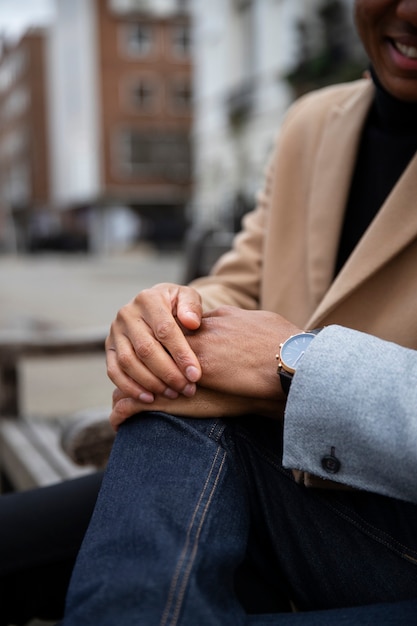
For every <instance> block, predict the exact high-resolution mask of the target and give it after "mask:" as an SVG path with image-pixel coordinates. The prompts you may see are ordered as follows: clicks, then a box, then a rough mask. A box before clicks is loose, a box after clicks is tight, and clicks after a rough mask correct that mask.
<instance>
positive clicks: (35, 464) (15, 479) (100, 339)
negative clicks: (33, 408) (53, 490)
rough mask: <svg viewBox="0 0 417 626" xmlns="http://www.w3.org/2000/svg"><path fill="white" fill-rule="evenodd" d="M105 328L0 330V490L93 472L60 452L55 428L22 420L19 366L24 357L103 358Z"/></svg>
mask: <svg viewBox="0 0 417 626" xmlns="http://www.w3.org/2000/svg"><path fill="white" fill-rule="evenodd" d="M107 331H108V329H107V328H95V329H88V330H85V331H76V332H73V331H56V330H54V331H45V332H39V331H37V332H33V331H29V332H25V331H10V332H9V331H0V471H1V474H2V477H3V486H4V487H6V488H12V489H18V490H23V489H30V488H32V487H38V486H43V485H49V484H52V483H55V482H58V481H60V480H64V479H67V478H75V477H77V476H80V475H83V474H85V473H88V472H91V471H93V470H94V469H95V468H94V467H80V466H79V465H76V464H75V463H73V462H72V461H71V459H70V458H69V457H68V456H67V455H66V454H65V452H64V451H63V449H62V446H61V442H60V425H59V424H58V423H56V422H54V420H50V419H48V420H36V421H35V420H33V419H29V418H28V419H25V418H24V417H23V416H22V411H21V406H20V404H21V381H20V372H19V366H20V364H21V361H22V359H23V358H25V357H35V356H36V357H48V358H49V357H51V358H53V357H54V356H64V355H65V356H69V355H75V354H94V353H100V352H101V353H103V354H104V340H105V337H106V335H107Z"/></svg>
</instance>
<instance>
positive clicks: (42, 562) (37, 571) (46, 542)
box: [0, 472, 102, 626]
mask: <svg viewBox="0 0 417 626" xmlns="http://www.w3.org/2000/svg"><path fill="white" fill-rule="evenodd" d="M101 480H102V473H101V472H97V473H94V474H90V475H88V476H86V477H82V478H78V479H75V480H69V481H65V482H62V483H59V484H57V485H53V486H50V487H43V488H40V489H34V490H30V491H24V492H17V493H10V494H4V495H1V496H0V626H3V625H5V624H9V623H13V624H24V623H25V622H26V621H28V620H29V619H32V618H35V617H38V618H43V619H51V620H55V619H60V618H61V617H62V613H63V607H64V602H65V595H66V590H67V586H68V583H69V579H70V576H71V572H72V568H73V565H74V562H75V558H76V555H77V553H78V550H79V547H80V545H81V541H82V539H83V537H84V533H85V531H86V529H87V526H88V523H89V521H90V517H91V514H92V511H93V508H94V505H95V501H96V498H97V494H98V491H99V489H100V485H101Z"/></svg>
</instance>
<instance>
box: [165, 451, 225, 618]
mask: <svg viewBox="0 0 417 626" xmlns="http://www.w3.org/2000/svg"><path fill="white" fill-rule="evenodd" d="M220 453H221V448H218V449H217V451H216V454H215V457H214V459H213V462H212V465H211V467H210V471H209V473H208V476H207V479H206V481H205V483H204V486H203V489H202V491H201V494H200V497H199V499H198V502H197V505H196V507H195V509H194V512H193V516H192V518H191V522H190V524H189V527H188V529H187V535H186V540H185V543H184V546H183V549H182V553H181V555H180V558H179V561H178V564H177V567H176V571H175V574H174V576H173V579H172V582H171V587H170V591H169V594H168V599H167V603H166V606H165V610H164V613H163V615H162V619H161V622H160V626H165V625H166V624H167V623H168V619H169V614H170V612H171V608H172V605H173V603H174V602H175V596H176V595H177V600H176V603H175V607H174V608H173V610H172V618H171V622H170V623H171V624H172V626H175V624H176V623H177V621H178V617H179V612H180V610H181V606H182V602H183V599H184V595H185V591H186V586H187V583H188V580H189V577H190V573H191V568H192V566H193V563H194V560H195V556H196V553H197V547H198V543H199V539H200V534H201V529H202V527H203V524H204V521H205V519H206V516H207V511H208V509H209V506H210V504H211V501H212V499H213V495H214V492H215V490H216V489H217V485H218V482H219V478H220V474H221V472H222V470H223V466H224V463H225V460H226V452H225V451H223V457H222V459H221V461H220V466H219V468H218V470H217V475H216V477H215V479H214V483H213V486H212V488H211V491H210V493H209V496H208V499H207V502H206V504H205V505H204V508H203V511H202V515H201V519H200V522H199V524H198V526H197V529H196V533H195V537H194V541H193V546H192V549H191V552H190V550H189V545H190V543H191V541H192V539H191V533H192V531H193V526H194V523H195V521H196V518H197V513H198V511H199V509H200V508H201V503H202V501H203V498H204V496H205V494H206V491H207V489H208V487H209V484H210V481H211V477H212V475H213V472H214V470H215V467H216V464H217V459H218V456H219V454H220ZM188 554H190V557H191V558H190V561H189V564H188V566H187V567H186V569H185V572H184V574H183V575H182V583H181V582H180V580H181V570H182V569H183V567H184V563H185V561H186V557H187V555H188ZM178 587H179V591H177V589H178Z"/></svg>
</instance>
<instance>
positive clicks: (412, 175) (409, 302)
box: [63, 0, 417, 626]
mask: <svg viewBox="0 0 417 626" xmlns="http://www.w3.org/2000/svg"><path fill="white" fill-rule="evenodd" d="M354 6H355V19H356V24H357V29H358V32H359V35H360V37H361V40H362V42H363V44H364V46H365V49H366V50H367V52H368V54H369V57H370V61H371V76H372V80H367V79H364V80H360V81H357V82H354V83H350V84H347V85H341V86H333V87H330V88H326V89H324V90H321V91H319V92H316V93H313V94H309V95H307V96H305V97H303V98H302V99H300V100H299V101H298V102H297V103H295V105H294V106H293V107H291V109H290V111H289V112H288V114H287V116H286V120H285V122H284V124H283V126H282V128H281V131H280V136H279V140H278V144H277V148H276V151H275V155H274V158H273V161H272V164H271V166H270V168H269V173H268V176H267V180H266V184H265V188H264V191H263V193H262V194H261V195H260V198H259V201H258V206H257V208H256V209H255V210H254V212H253V213H251V214H249V215H248V216H247V217H246V219H245V222H244V227H243V230H242V233H240V234H239V235H238V236H237V238H236V240H235V243H234V246H233V250H232V251H231V252H230V253H228V254H226V255H225V256H224V257H223V258H222V259H221V260H220V262H219V264H218V265H217V267H216V268H215V270H214V273H213V274H212V275H211V276H210V277H208V278H205V279H201V280H198V281H196V282H194V283H192V285H191V286H188V287H184V286H179V285H171V284H162V285H157V286H155V287H154V288H152V289H149V290H145V291H143V292H141V293H140V294H138V296H136V298H135V299H134V300H133V301H132V302H131V303H130V304H129V305H127V306H125V307H123V308H122V309H121V311H120V312H119V314H118V316H117V318H116V320H115V322H114V323H113V325H112V329H111V332H110V335H109V338H108V341H107V359H108V372H109V376H110V377H111V379H112V380H113V382H114V383H115V386H116V391H115V394H114V408H113V412H112V415H111V421H112V423H113V425H114V426H115V427H116V428H118V435H117V438H116V442H115V446H114V448H113V453H112V456H111V459H110V464H109V467H108V469H107V472H106V474H105V477H104V482H103V485H102V487H101V491H100V495H99V498H98V501H97V505H96V507H95V512H94V514H93V517H92V520H91V523H90V526H89V530H88V531H87V534H86V537H85V540H84V542H83V546H82V548H81V551H80V554H79V557H78V560H77V564H76V566H75V569H74V573H73V578H72V582H71V585H70V589H69V594H68V600H67V608H66V614H65V618H64V622H63V624H64V625H65V626H72V625H74V624H79V623H83V624H86V625H88V624H116V623H117V624H122V625H123V624H131V623H134V622H138V623H146V624H150V625H151V624H180V623H181V624H196V623H198V624H199V625H200V624H201V625H204V624H230V623H233V624H236V625H239V624H245V623H247V621H248V615H259V614H271V615H273V616H274V617H273V618H272V619H275V620H276V619H277V617H276V616H277V615H279V614H280V613H281V612H283V611H288V610H289V608H290V607H291V606H295V607H297V609H298V610H300V611H312V610H333V609H339V608H340V607H352V606H360V605H363V606H365V605H370V604H375V603H380V602H389V601H394V602H396V601H401V600H408V599H411V598H412V599H414V598H415V597H416V588H417V587H416V583H417V570H416V563H417V545H416V540H415V533H414V528H415V524H416V521H417V519H416V512H417V510H416V506H415V503H414V502H408V501H404V500H399V499H397V498H396V497H395V495H394V494H395V493H396V492H395V490H393V489H392V484H391V483H390V482H389V481H388V482H387V485H386V487H385V488H386V490H387V491H386V492H382V493H372V492H371V491H370V490H367V491H363V490H359V491H358V490H355V489H348V488H346V489H335V488H334V487H335V483H337V480H339V478H340V481H341V482H342V483H343V476H344V468H346V467H348V466H349V462H348V459H349V458H350V448H348V438H347V436H348V433H349V432H350V431H349V430H346V431H345V434H344V436H342V434H340V435H338V433H337V432H333V434H332V436H331V437H329V438H328V439H326V441H325V442H324V441H323V439H322V435H323V434H322V432H321V431H320V430H318V427H317V426H316V427H314V426H313V425H314V424H315V422H314V419H312V421H311V424H312V426H311V428H310V438H311V439H314V436H315V434H314V433H316V434H317V437H319V438H320V439H322V442H321V443H322V445H324V444H326V445H325V447H326V452H325V453H324V452H323V451H322V452H321V453H320V463H319V465H321V470H320V471H319V472H318V476H314V475H313V476H312V475H311V474H310V473H309V472H308V469H309V467H308V465H309V464H308V462H307V461H305V460H304V459H303V458H300V456H298V455H296V457H293V456H292V453H291V449H292V450H294V446H293V447H291V446H290V444H289V443H288V437H287V436H284V450H282V442H283V433H282V418H283V413H284V408H285V399H284V396H283V390H282V388H281V387H280V382H279V381H278V377H277V374H276V367H275V365H274V355H275V353H276V352H278V354H279V355H280V356H279V358H280V359H281V360H282V355H281V353H280V351H279V348H278V346H279V344H280V343H282V342H283V341H285V340H286V339H287V338H288V337H289V336H291V335H293V334H294V333H295V334H297V333H298V332H299V330H300V329H317V328H320V327H322V326H327V325H333V324H337V325H342V326H346V327H351V328H353V329H356V330H358V331H362V332H365V333H367V334H371V335H375V336H377V337H379V338H381V339H384V340H389V341H394V342H397V343H398V344H400V345H403V346H405V347H408V348H414V349H416V348H417V333H416V322H415V320H416V313H417V311H416V306H417V301H416V298H415V293H416V287H417V276H416V272H415V263H416V260H417V259H416V256H417V238H416V234H417V221H416V219H417V218H416V213H415V211H414V210H413V209H414V208H415V198H416V197H417V195H416V192H417V188H416V180H417V177H416V170H417V158H416V156H415V154H416V148H417V122H416V120H417V116H416V112H417V108H416V107H417V5H416V3H415V2H410V1H408V0H356V2H355V5H354ZM279 314H280V315H279ZM281 316H283V317H281ZM283 318H284V319H283ZM285 320H289V321H285ZM320 336H321V333H320V334H319V335H318V336H316V335H314V339H313V340H312V343H311V344H310V347H309V348H308V350H307V353H308V351H309V350H310V349H313V347H314V346H315V345H319V344H316V343H315V342H320ZM299 356H302V355H299ZM302 363H303V359H301V364H302ZM297 364H298V361H297ZM280 365H281V370H280V373H281V377H280V378H281V379H282V380H284V378H285V376H284V372H283V371H282V363H281V364H280ZM284 369H285V368H284ZM361 374H362V372H361ZM317 376H321V378H322V379H323V383H322V384H323V385H324V386H325V387H326V388H329V387H330V385H331V382H332V378H331V374H329V372H328V371H327V370H324V371H320V372H318V374H317ZM295 377H297V373H296V375H295ZM291 384H292V383H291ZM337 392H338V393H341V394H342V395H345V393H346V386H345V387H341V388H338V389H337ZM301 393H302V394H303V395H304V397H305V402H306V404H307V408H308V407H309V406H310V404H313V403H312V402H311V398H309V397H306V396H305V394H304V392H301ZM368 393H369V389H367V390H365V398H366V394H368ZM386 397H387V395H386V394H385V395H384V398H386ZM290 398H291V391H290ZM362 406H366V399H365V400H364V399H362V398H360V402H359V409H358V411H359V413H360V412H361V407H362ZM375 406H377V405H376V404H375ZM319 408H320V409H321V410H322V411H323V412H325V413H326V415H327V404H326V399H324V400H323V399H322V402H321V407H319ZM316 413H317V411H316ZM372 415H373V423H372V420H371V421H370V422H367V425H368V431H366V439H368V438H374V437H375V438H377V442H378V445H379V444H381V445H385V446H386V445H387V444H388V443H389V441H388V440H389V437H394V442H395V444H396V445H395V446H394V450H395V452H394V453H393V456H398V459H399V461H398V462H399V463H401V462H402V459H403V458H404V457H405V456H407V454H408V453H407V449H408V448H407V446H405V447H404V444H403V438H402V436H400V434H399V432H398V431H399V424H398V422H397V421H396V417H397V416H396V413H393V414H392V415H393V416H392V417H391V420H392V421H393V427H392V428H391V429H386V430H385V431H380V429H379V424H378V422H377V419H376V418H377V416H378V414H377V413H376V412H374V413H373V414H372ZM191 418H192V419H191ZM285 422H286V419H284V432H285V428H286V426H285ZM394 422H395V423H394ZM293 437H295V438H297V429H295V431H294V433H293ZM392 443H393V442H392V441H391V444H392ZM397 444H398V445H401V446H403V447H399V448H398V447H397ZM294 445H295V444H294ZM410 445H411V444H410ZM360 449H361V450H363V448H360ZM375 457H378V454H377V453H375V454H374V455H373V456H371V455H370V456H369V458H368V459H367V462H368V463H371V464H373V465H372V471H373V473H374V474H379V475H380V476H379V478H376V479H375V480H374V483H375V484H377V485H379V487H378V489H377V491H379V490H380V489H381V484H382V483H384V477H385V478H386V477H387V475H389V474H390V473H394V471H395V470H396V469H397V465H398V463H397V464H396V465H395V468H392V467H390V466H388V468H387V469H386V470H384V471H383V470H382V469H381V464H380V463H378V465H377V466H375ZM352 463H353V461H352ZM287 464H288V467H287ZM364 464H365V466H366V463H365V462H364ZM284 465H285V467H284ZM292 470H297V471H296V472H294V473H293V471H292ZM314 470H315V471H316V472H317V470H318V468H317V467H316V466H315V467H314ZM368 473H369V471H368ZM294 474H295V476H294ZM294 478H295V479H294ZM323 478H325V480H323ZM347 478H348V477H347ZM320 479H321V481H320ZM330 479H331V480H330ZM334 479H337V480H336V481H335V480H334ZM384 484H385V483H384ZM347 486H353V487H356V486H361V485H360V484H359V485H355V484H354V483H353V485H351V480H347ZM363 486H364V487H365V488H367V487H368V486H370V485H369V484H368V479H366V480H365V483H364V485H363ZM320 487H321V488H320ZM402 495H405V494H404V493H403V494H402ZM256 619H257V618H251V620H252V622H253V620H255V622H254V623H257V622H256ZM259 619H263V618H259ZM258 623H260V622H259V620H258ZM379 623H380V622H379ZM381 623H382V622H381Z"/></svg>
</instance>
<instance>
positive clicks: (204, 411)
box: [106, 283, 299, 428]
mask: <svg viewBox="0 0 417 626" xmlns="http://www.w3.org/2000/svg"><path fill="white" fill-rule="evenodd" d="M296 332H299V329H298V328H297V327H296V326H294V325H293V324H291V323H290V322H288V321H287V320H285V319H284V318H282V317H281V316H279V315H277V314H275V313H270V312H267V311H246V310H242V309H239V308H236V307H230V306H224V307H220V308H218V309H216V310H214V311H210V312H207V313H204V314H203V309H202V304H201V297H200V295H199V293H198V292H197V291H196V290H195V289H193V288H191V287H183V286H179V285H174V284H170V283H163V284H159V285H156V286H155V287H153V288H151V289H146V290H144V291H142V292H140V293H139V294H138V295H137V296H136V297H135V298H134V300H132V301H131V302H130V303H129V304H127V305H126V306H124V307H123V308H122V309H120V311H119V312H118V314H117V317H116V319H115V320H114V322H113V324H112V326H111V329H110V333H109V336H108V338H107V340H106V356H107V372H108V375H109V377H110V379H111V380H112V382H113V383H114V384H115V386H116V390H115V392H114V394H113V410H112V414H111V416H110V420H111V422H112V424H113V426H114V427H115V428H117V427H118V426H119V424H120V423H121V422H123V421H124V420H125V419H126V418H128V417H130V416H131V415H133V414H135V413H139V412H142V411H149V410H152V411H153V410H162V411H169V412H170V413H174V414H176V415H184V416H188V417H212V416H217V417H232V416H236V415H242V414H244V413H253V412H255V413H258V414H263V415H269V416H272V417H281V415H282V412H283V406H284V397H283V394H282V390H281V387H280V384H279V379H278V377H277V374H276V362H275V354H276V352H277V349H278V345H279V343H280V342H281V341H283V340H284V339H286V338H287V337H289V336H290V335H292V334H294V333H296Z"/></svg>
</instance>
